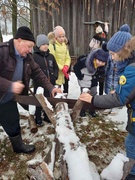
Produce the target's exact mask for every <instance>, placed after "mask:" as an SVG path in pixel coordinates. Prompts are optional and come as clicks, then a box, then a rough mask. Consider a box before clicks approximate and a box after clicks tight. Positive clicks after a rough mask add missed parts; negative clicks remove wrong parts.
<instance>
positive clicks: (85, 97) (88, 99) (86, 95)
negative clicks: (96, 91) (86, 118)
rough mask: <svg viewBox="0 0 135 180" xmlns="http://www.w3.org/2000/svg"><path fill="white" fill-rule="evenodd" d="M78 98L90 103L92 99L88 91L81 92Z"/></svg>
mask: <svg viewBox="0 0 135 180" xmlns="http://www.w3.org/2000/svg"><path fill="white" fill-rule="evenodd" d="M79 99H80V100H81V101H85V102H88V103H91V101H92V96H91V95H90V94H89V93H82V94H81V95H80V97H79Z"/></svg>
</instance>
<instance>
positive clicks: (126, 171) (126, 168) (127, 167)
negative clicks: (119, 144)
mask: <svg viewBox="0 0 135 180" xmlns="http://www.w3.org/2000/svg"><path fill="white" fill-rule="evenodd" d="M134 164H135V160H134V159H131V158H129V161H127V162H125V163H124V167H123V177H122V180H125V178H126V177H127V175H128V174H129V173H130V171H131V169H132V167H133V165H134Z"/></svg>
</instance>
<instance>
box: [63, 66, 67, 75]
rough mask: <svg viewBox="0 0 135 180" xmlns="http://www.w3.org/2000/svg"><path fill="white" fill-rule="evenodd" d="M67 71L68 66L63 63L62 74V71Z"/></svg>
mask: <svg viewBox="0 0 135 180" xmlns="http://www.w3.org/2000/svg"><path fill="white" fill-rule="evenodd" d="M67 71H68V66H67V65H64V67H63V69H62V72H63V74H64V73H67Z"/></svg>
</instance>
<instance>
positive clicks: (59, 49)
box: [49, 41, 71, 85]
mask: <svg viewBox="0 0 135 180" xmlns="http://www.w3.org/2000/svg"><path fill="white" fill-rule="evenodd" d="M49 50H50V53H51V54H53V55H54V57H55V59H56V62H57V64H58V67H59V73H58V79H57V80H56V84H58V85H62V84H64V83H65V79H64V74H63V72H62V69H63V67H64V65H67V66H68V67H69V66H70V64H71V58H70V55H69V50H68V47H67V45H66V44H65V43H62V44H60V43H59V42H58V41H56V42H55V44H54V45H52V44H49Z"/></svg>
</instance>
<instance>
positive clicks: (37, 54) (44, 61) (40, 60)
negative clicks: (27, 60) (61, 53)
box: [33, 47, 59, 85]
mask: <svg viewBox="0 0 135 180" xmlns="http://www.w3.org/2000/svg"><path fill="white" fill-rule="evenodd" d="M33 58H34V60H35V62H36V63H37V64H39V66H40V68H41V69H42V70H43V72H44V73H45V75H46V76H47V78H48V79H49V80H50V82H51V83H52V84H53V85H55V82H56V80H57V78H58V71H59V69H58V65H57V63H56V60H55V58H54V56H53V55H52V54H50V53H49V49H48V50H47V51H46V52H43V51H40V50H39V48H38V47H36V48H35V50H34V53H33Z"/></svg>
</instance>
